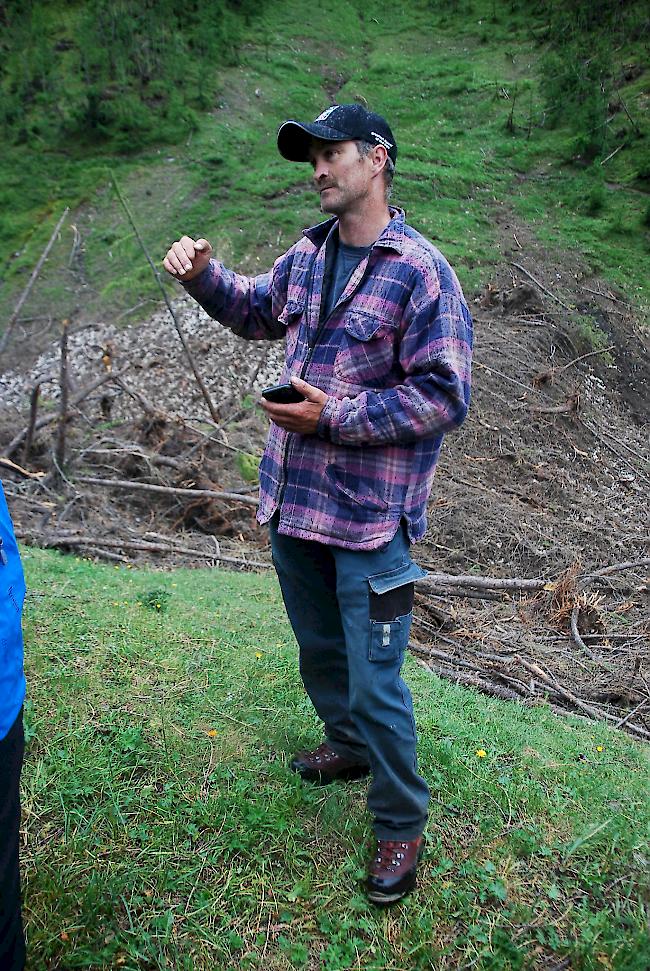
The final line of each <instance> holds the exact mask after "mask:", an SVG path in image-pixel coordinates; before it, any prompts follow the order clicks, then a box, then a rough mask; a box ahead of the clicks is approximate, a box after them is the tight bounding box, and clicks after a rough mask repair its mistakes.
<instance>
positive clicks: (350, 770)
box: [291, 742, 370, 786]
mask: <svg viewBox="0 0 650 971" xmlns="http://www.w3.org/2000/svg"><path fill="white" fill-rule="evenodd" d="M291 771H292V772H297V773H298V775H299V776H300V777H301V778H303V779H305V780H306V781H307V782H318V783H319V784H320V785H322V786H326V785H328V784H329V783H330V782H334V780H335V779H342V780H349V779H361V778H362V776H364V775H368V773H369V772H370V766H369V765H368V764H367V763H365V762H355V761H354V760H353V759H346V758H344V757H343V756H342V755H337V753H336V752H335V751H334V749H333V748H330V746H329V745H328V744H327V742H323V743H322V745H319V746H318V748H316V749H314V750H313V752H297V753H296V754H295V755H294V757H293V759H292V760H291Z"/></svg>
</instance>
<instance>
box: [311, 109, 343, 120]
mask: <svg viewBox="0 0 650 971" xmlns="http://www.w3.org/2000/svg"><path fill="white" fill-rule="evenodd" d="M337 108H338V105H332V107H331V108H326V109H325V111H321V113H320V115H319V116H318V118H317V119H316V121H325V119H326V118H329V116H330V115H331V114H332V112H333V111H336V109H337Z"/></svg>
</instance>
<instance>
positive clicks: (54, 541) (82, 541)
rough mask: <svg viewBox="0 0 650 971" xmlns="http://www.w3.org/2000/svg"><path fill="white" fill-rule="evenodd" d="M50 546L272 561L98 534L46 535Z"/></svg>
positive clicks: (241, 563)
mask: <svg viewBox="0 0 650 971" xmlns="http://www.w3.org/2000/svg"><path fill="white" fill-rule="evenodd" d="M17 536H18V539H20V540H23V541H30V542H31V541H32V537H30V536H26V535H24V534H17ZM39 542H40V543H42V545H43V546H46V547H48V548H50V547H51V548H55V549H59V548H63V549H65V548H66V547H68V546H86V547H97V548H98V549H101V548H106V549H113V550H138V551H143V552H147V553H171V554H174V553H175V554H178V555H182V556H198V557H200V558H201V559H204V560H211V561H218V562H221V563H236V564H237V565H238V566H247V567H255V568H256V569H265V570H266V569H269V567H270V566H271V564H270V563H263V562H262V561H261V560H246V559H243V558H242V557H238V556H223V555H222V554H221V553H219V552H217V551H216V550H214V551H212V552H209V553H206V552H205V550H196V549H191V548H190V547H188V546H174V545H173V544H172V543H148V542H145V541H144V540H133V539H102V538H101V537H97V536H65V535H63V536H56V537H44V538H43V539H42V540H40V541H39Z"/></svg>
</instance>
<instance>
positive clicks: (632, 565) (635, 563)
mask: <svg viewBox="0 0 650 971" xmlns="http://www.w3.org/2000/svg"><path fill="white" fill-rule="evenodd" d="M640 566H650V556H644V557H642V558H641V559H640V560H627V561H626V562H625V563H612V564H611V566H606V567H603V569H602V570H596V572H595V573H587V574H586V575H585V576H583V577H582V578H581V580H580V586H579V589H580V590H584V588H585V587H587V586H588V585H589V584H590V583H591V581H592V580H597V579H598V578H599V577H605V576H609V575H610V574H612V573H623V572H624V571H625V570H636V569H638V568H639V567H640Z"/></svg>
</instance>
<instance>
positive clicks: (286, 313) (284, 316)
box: [278, 300, 305, 363]
mask: <svg viewBox="0 0 650 971" xmlns="http://www.w3.org/2000/svg"><path fill="white" fill-rule="evenodd" d="M304 309H305V308H304V304H302V303H298V302H297V301H294V300H289V301H288V302H287V304H286V306H285V308H284V310H283V311H282V313H281V314H280V316H279V317H278V320H279V321H280V323H281V324H284V325H285V327H286V334H285V357H286V360H287V363H290V362H291V361H292V360H293V359H294V357H295V356H296V348H297V345H298V336H299V334H300V328H301V325H302V320H303V311H304Z"/></svg>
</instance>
